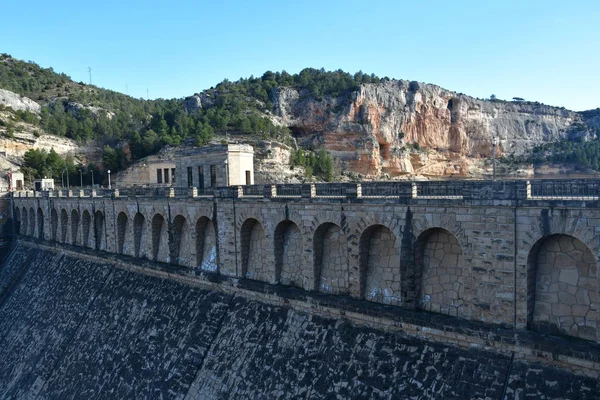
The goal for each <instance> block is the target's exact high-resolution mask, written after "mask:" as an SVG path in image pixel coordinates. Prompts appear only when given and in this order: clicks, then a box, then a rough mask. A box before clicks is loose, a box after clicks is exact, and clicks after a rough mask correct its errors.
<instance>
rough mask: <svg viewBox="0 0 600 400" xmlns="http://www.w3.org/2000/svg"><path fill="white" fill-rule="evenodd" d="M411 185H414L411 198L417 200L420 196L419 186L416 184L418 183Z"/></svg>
mask: <svg viewBox="0 0 600 400" xmlns="http://www.w3.org/2000/svg"><path fill="white" fill-rule="evenodd" d="M411 185H412V192H411V198H413V199H416V198H417V196H418V193H419V192H418V191H417V184H416V182H412V183H411Z"/></svg>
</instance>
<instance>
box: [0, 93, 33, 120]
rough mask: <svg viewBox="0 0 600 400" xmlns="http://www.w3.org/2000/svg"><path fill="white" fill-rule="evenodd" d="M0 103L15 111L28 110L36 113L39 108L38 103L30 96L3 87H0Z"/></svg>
mask: <svg viewBox="0 0 600 400" xmlns="http://www.w3.org/2000/svg"><path fill="white" fill-rule="evenodd" d="M0 104H3V105H5V106H7V107H10V108H12V109H13V110H15V111H17V110H19V111H29V112H32V113H36V114H37V113H39V112H40V109H41V107H40V105H39V104H38V103H36V102H35V101H33V100H31V99H30V98H28V97H23V96H21V95H20V94H17V93H13V92H11V91H9V90H5V89H0Z"/></svg>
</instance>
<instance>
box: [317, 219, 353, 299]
mask: <svg viewBox="0 0 600 400" xmlns="http://www.w3.org/2000/svg"><path fill="white" fill-rule="evenodd" d="M313 261H314V272H315V290H318V291H320V292H324V293H332V294H343V293H346V292H347V291H348V279H349V277H348V272H349V271H348V243H347V240H346V235H344V232H343V231H342V229H341V228H340V227H339V226H338V225H336V224H334V223H332V222H325V223H323V224H321V225H319V226H318V227H317V229H316V230H315V234H314V236H313Z"/></svg>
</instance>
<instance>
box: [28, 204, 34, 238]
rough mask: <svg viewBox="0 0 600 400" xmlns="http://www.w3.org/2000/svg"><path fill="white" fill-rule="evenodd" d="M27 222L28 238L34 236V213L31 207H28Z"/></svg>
mask: <svg viewBox="0 0 600 400" xmlns="http://www.w3.org/2000/svg"><path fill="white" fill-rule="evenodd" d="M28 222H29V228H28V229H27V230H28V231H29V236H35V211H34V210H33V207H29V217H28Z"/></svg>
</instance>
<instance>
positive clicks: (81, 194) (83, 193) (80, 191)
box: [79, 189, 85, 197]
mask: <svg viewBox="0 0 600 400" xmlns="http://www.w3.org/2000/svg"><path fill="white" fill-rule="evenodd" d="M79 197H85V192H84V191H83V189H80V190H79Z"/></svg>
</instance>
